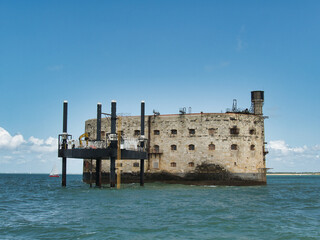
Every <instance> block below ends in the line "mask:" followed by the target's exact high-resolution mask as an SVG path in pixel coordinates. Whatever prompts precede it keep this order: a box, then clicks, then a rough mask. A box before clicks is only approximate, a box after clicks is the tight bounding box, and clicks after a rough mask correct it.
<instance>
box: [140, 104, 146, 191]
mask: <svg viewBox="0 0 320 240" xmlns="http://www.w3.org/2000/svg"><path fill="white" fill-rule="evenodd" d="M144 114H145V104H144V101H141V136H142V137H144ZM140 147H141V148H142V149H143V147H144V142H143V141H141V144H140ZM140 186H144V159H140Z"/></svg>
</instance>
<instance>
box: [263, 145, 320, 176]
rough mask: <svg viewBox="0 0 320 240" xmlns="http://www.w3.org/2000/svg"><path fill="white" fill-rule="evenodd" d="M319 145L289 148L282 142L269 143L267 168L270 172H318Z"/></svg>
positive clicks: (319, 164) (319, 169)
mask: <svg viewBox="0 0 320 240" xmlns="http://www.w3.org/2000/svg"><path fill="white" fill-rule="evenodd" d="M319 146H320V145H319V144H317V145H314V146H311V147H309V146H306V145H304V146H298V147H292V146H289V145H288V144H287V143H286V142H285V141H284V140H274V141H270V142H269V144H268V148H269V154H268V156H267V166H268V167H270V168H273V170H272V171H284V172H290V171H293V172H319V171H320V159H319V155H320V147H319Z"/></svg>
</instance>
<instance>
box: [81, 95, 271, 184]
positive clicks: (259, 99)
mask: <svg viewBox="0 0 320 240" xmlns="http://www.w3.org/2000/svg"><path fill="white" fill-rule="evenodd" d="M251 102H252V105H251V109H250V110H248V109H246V110H243V111H241V110H239V109H237V108H233V109H232V110H230V111H227V112H225V113H203V112H201V113H186V112H185V111H181V112H180V114H168V115H160V114H154V115H149V116H145V123H146V126H145V138H146V139H147V144H146V149H147V152H148V159H146V160H145V164H144V165H145V181H146V182H154V181H162V182H168V183H185V184H215V185H263V184H266V159H265V156H266V154H267V150H266V148H265V134H264V119H265V117H264V116H263V103H264V92H263V91H252V92H251ZM120 122H121V124H118V130H119V128H120V129H121V136H122V139H123V140H122V147H124V145H126V146H127V147H131V148H136V147H137V143H138V138H139V137H140V116H123V117H121V121H120ZM95 129H96V119H90V120H87V121H86V122H85V132H86V133H88V135H89V139H96V137H97V136H96V131H95ZM109 132H110V118H103V119H102V121H101V140H106V139H107V137H108V133H109ZM139 163H140V160H121V161H117V165H116V167H117V168H120V169H121V179H122V180H121V181H122V182H139V170H140V169H139ZM94 166H95V160H90V159H85V160H84V164H83V180H84V182H87V183H89V182H93V180H92V179H95V177H94V176H93V175H94V174H95V172H94V171H95V170H94V169H95V167H94ZM101 171H102V183H108V182H109V172H110V161H102V168H101Z"/></svg>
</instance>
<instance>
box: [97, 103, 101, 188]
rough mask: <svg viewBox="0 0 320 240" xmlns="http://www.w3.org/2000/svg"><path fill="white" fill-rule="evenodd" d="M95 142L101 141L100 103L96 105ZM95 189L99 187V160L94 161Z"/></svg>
mask: <svg viewBox="0 0 320 240" xmlns="http://www.w3.org/2000/svg"><path fill="white" fill-rule="evenodd" d="M96 140H97V141H101V103H98V104H97V139H96ZM96 187H101V158H98V159H96Z"/></svg>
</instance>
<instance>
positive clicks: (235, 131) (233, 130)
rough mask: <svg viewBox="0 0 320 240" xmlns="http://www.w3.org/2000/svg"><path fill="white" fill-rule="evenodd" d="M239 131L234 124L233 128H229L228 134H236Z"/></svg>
mask: <svg viewBox="0 0 320 240" xmlns="http://www.w3.org/2000/svg"><path fill="white" fill-rule="evenodd" d="M239 132H240V129H239V128H237V127H236V126H234V127H233V128H230V134H232V135H238V134H239Z"/></svg>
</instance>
